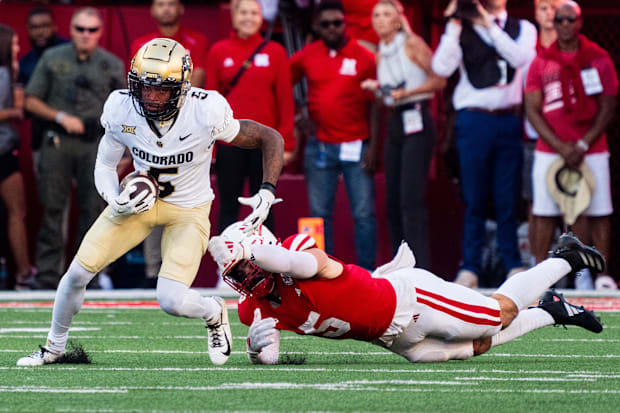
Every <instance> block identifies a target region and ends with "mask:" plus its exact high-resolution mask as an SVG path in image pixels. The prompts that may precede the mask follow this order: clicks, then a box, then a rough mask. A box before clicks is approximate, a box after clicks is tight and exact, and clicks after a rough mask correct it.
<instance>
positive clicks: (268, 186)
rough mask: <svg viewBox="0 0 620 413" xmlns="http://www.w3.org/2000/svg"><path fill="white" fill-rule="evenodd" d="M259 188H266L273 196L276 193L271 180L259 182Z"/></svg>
mask: <svg viewBox="0 0 620 413" xmlns="http://www.w3.org/2000/svg"><path fill="white" fill-rule="evenodd" d="M260 189H266V190H268V191H269V192H271V193H272V194H273V195H274V196H275V195H276V186H275V185H274V184H272V183H271V182H263V183H262V184H260Z"/></svg>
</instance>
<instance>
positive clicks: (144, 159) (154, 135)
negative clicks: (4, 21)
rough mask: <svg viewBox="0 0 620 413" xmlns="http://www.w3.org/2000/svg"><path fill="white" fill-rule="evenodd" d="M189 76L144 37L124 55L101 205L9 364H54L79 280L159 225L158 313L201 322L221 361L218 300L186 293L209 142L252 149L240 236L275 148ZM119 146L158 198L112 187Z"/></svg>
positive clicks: (204, 229)
mask: <svg viewBox="0 0 620 413" xmlns="http://www.w3.org/2000/svg"><path fill="white" fill-rule="evenodd" d="M191 74H192V62H191V58H190V55H189V53H188V52H187V51H186V49H185V48H184V47H183V46H182V45H181V44H180V43H178V42H175V41H174V40H171V39H165V38H162V39H154V40H151V41H150V42H148V43H146V44H145V45H144V46H142V47H141V48H140V50H138V52H137V53H136V55H135V56H134V58H133V60H132V62H131V69H130V71H129V74H128V84H129V89H128V90H116V91H114V92H112V93H111V94H110V96H109V97H108V99H107V101H106V103H105V106H104V111H103V114H102V116H101V123H102V125H103V127H104V128H105V134H104V136H103V137H102V138H101V141H100V144H99V149H98V152H97V161H96V164H95V171H94V173H95V184H96V187H97V190H98V192H99V193H100V194H101V196H102V197H103V198H104V199H105V200H106V202H107V203H108V207H107V208H106V209H105V210H104V211H103V212H102V213H101V215H100V216H99V218H97V220H96V221H95V223H94V224H93V225H92V227H91V228H90V229H89V231H88V233H87V234H86V236H85V237H84V239H83V240H82V243H81V245H80V248H79V250H78V252H77V254H76V257H75V258H74V260H73V261H72V262H71V264H70V266H69V269H68V270H67V272H66V273H65V275H64V276H63V277H62V280H61V282H60V284H59V286H58V290H57V292H56V298H55V301H54V309H53V315H52V326H51V329H50V332H49V334H48V338H47V344H46V345H45V346H43V347H41V350H40V351H36V352H34V353H33V354H31V355H30V356H27V357H22V358H21V359H19V360H18V362H17V364H18V365H20V366H40V365H43V364H50V363H56V362H58V361H59V360H62V357H63V355H64V353H65V347H66V343H67V338H68V331H69V326H70V324H71V321H72V320H73V317H74V316H75V314H77V312H78V311H79V309H80V307H81V305H82V302H83V299H84V291H85V289H86V285H87V284H88V282H89V281H90V280H91V279H92V278H93V277H94V276H95V274H97V273H98V272H99V271H101V270H102V269H103V268H105V267H106V266H107V265H109V264H110V263H112V262H113V261H115V260H116V259H117V258H119V257H120V256H121V255H123V254H125V253H126V252H127V251H129V250H131V249H132V248H133V247H135V246H136V245H138V244H139V243H140V242H142V241H143V240H144V239H145V238H146V236H147V235H148V234H149V233H150V232H151V231H152V230H153V228H154V227H156V226H163V227H164V231H163V238H162V243H161V245H162V265H161V269H160V272H159V274H158V280H157V292H156V294H157V300H158V302H159V305H160V307H161V308H162V310H164V311H165V312H166V313H168V314H171V315H175V316H180V317H188V318H198V319H202V320H204V322H205V323H206V327H207V332H208V341H207V344H208V349H209V357H210V358H211V361H212V362H213V363H214V364H224V363H225V362H226V361H227V359H228V357H229V356H230V354H231V347H232V336H231V333H230V326H229V323H228V312H227V308H226V304H225V303H224V300H222V299H221V298H219V297H203V296H201V295H200V294H199V293H198V292H197V291H195V290H192V289H190V286H191V285H192V283H193V281H194V278H195V277H196V273H197V270H198V267H199V265H200V261H201V259H202V256H203V255H204V253H205V252H206V250H207V246H208V242H209V233H210V223H209V211H210V209H211V202H212V200H213V198H214V194H213V191H212V189H211V185H210V177H209V167H210V164H211V156H212V151H213V145H214V144H215V141H216V140H222V141H225V142H228V143H231V144H233V145H236V146H239V147H242V148H248V149H252V148H260V149H261V150H262V155H263V184H262V186H261V189H260V190H259V191H258V193H256V194H254V195H253V196H251V197H249V198H240V199H239V201H240V202H241V203H243V204H246V205H249V206H250V207H251V208H252V212H251V213H250V214H249V215H248V216H247V217H246V218H245V220H244V221H243V222H244V224H245V228H246V230H247V231H249V232H252V231H253V230H254V229H255V228H258V227H260V225H261V224H262V222H263V221H264V220H265V218H266V217H267V215H268V213H269V209H270V207H271V205H272V204H273V203H274V200H275V185H276V183H277V180H278V177H279V175H280V171H281V169H282V164H283V147H284V145H283V140H282V137H281V136H280V134H279V133H278V132H277V131H275V130H274V129H271V128H268V127H266V126H263V125H261V124H259V123H256V122H254V121H251V120H237V119H235V118H234V116H233V112H232V110H231V108H230V106H229V105H228V102H227V101H226V99H225V98H224V97H223V96H222V95H220V94H219V93H217V92H215V91H207V90H203V89H199V88H193V87H191V84H190V81H189V79H191ZM126 149H128V150H129V153H130V154H131V156H132V158H133V166H134V169H135V170H137V171H145V172H147V173H148V174H149V175H151V176H152V177H153V178H155V180H156V181H157V184H158V185H159V194H158V195H157V191H150V190H143V191H137V190H136V187H137V186H135V185H131V184H128V185H126V186H125V189H124V190H123V191H120V190H119V182H118V175H117V173H116V167H117V165H118V163H119V161H120V159H121V158H122V156H123V153H124V152H125V151H126Z"/></svg>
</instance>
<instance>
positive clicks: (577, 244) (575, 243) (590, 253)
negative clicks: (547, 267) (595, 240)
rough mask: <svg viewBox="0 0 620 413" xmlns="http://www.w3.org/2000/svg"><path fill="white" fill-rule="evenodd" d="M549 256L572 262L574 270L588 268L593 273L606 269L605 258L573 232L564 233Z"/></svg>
mask: <svg viewBox="0 0 620 413" xmlns="http://www.w3.org/2000/svg"><path fill="white" fill-rule="evenodd" d="M549 258H563V259H565V260H566V261H568V263H569V264H570V266H571V268H572V270H573V272H576V271H579V270H583V269H584V268H588V269H589V270H590V271H591V272H592V273H594V274H598V273H601V272H603V271H605V258H603V255H602V254H601V253H600V252H599V251H597V249H596V248H594V247H588V246H587V245H584V244H583V243H582V242H581V241H579V239H577V237H576V236H574V235H573V234H572V233H570V232H569V233H567V234H562V235H560V238H559V239H558V245H557V247H556V248H555V249H554V250H553V251H550V252H549Z"/></svg>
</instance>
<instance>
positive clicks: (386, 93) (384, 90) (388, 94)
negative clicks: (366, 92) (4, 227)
mask: <svg viewBox="0 0 620 413" xmlns="http://www.w3.org/2000/svg"><path fill="white" fill-rule="evenodd" d="M405 84H406V83H405V81H404V80H403V81H402V82H400V83H399V84H397V85H382V86H381V87H379V89H377V91H376V92H375V95H376V96H377V97H378V98H382V99H383V102H384V103H385V104H386V105H388V106H391V105H393V104H394V98H393V97H392V91H393V90H396V89H404V87H405Z"/></svg>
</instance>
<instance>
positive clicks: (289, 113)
mask: <svg viewBox="0 0 620 413" xmlns="http://www.w3.org/2000/svg"><path fill="white" fill-rule="evenodd" d="M231 13H232V23H233V33H231V36H230V38H228V39H225V40H220V41H219V42H217V43H215V44H214V45H213V46H212V47H211V49H210V50H209V55H208V57H207V61H208V62H209V64H208V65H207V84H206V89H214V90H217V91H219V92H220V93H222V94H223V95H224V96H225V97H226V99H227V100H228V102H229V103H230V106H231V107H232V109H233V111H234V113H235V117H236V118H239V119H243V118H248V119H252V120H255V121H257V122H260V123H262V124H264V125H267V126H269V127H272V128H274V129H276V130H278V132H280V134H281V135H282V136H283V137H284V150H285V154H284V160H285V162H287V161H289V160H290V159H291V157H292V154H293V150H294V149H295V139H294V138H293V127H294V116H295V104H294V101H293V91H292V85H291V76H290V73H289V63H288V57H287V55H286V51H285V50H284V47H282V46H281V45H280V44H278V43H276V42H274V41H270V40H269V39H265V38H263V36H261V34H260V28H261V26H262V24H263V15H262V10H261V7H260V4H259V2H258V1H257V0H237V1H233V2H232V3H231ZM215 173H216V177H217V188H218V193H219V200H220V209H219V216H218V228H219V229H218V232H221V231H223V230H224V228H226V227H227V226H228V225H230V224H232V223H233V222H235V221H237V219H238V214H239V202H238V201H237V198H238V197H240V196H242V193H243V186H244V184H245V181H246V179H248V180H249V190H250V193H256V192H257V191H258V189H259V186H260V185H261V182H262V157H261V152H260V150H252V151H248V150H245V149H240V148H236V147H234V146H230V145H226V144H218V146H217V152H216V162H215ZM274 190H275V188H274ZM266 225H267V226H268V227H269V228H273V220H272V219H268V220H267V222H266Z"/></svg>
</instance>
